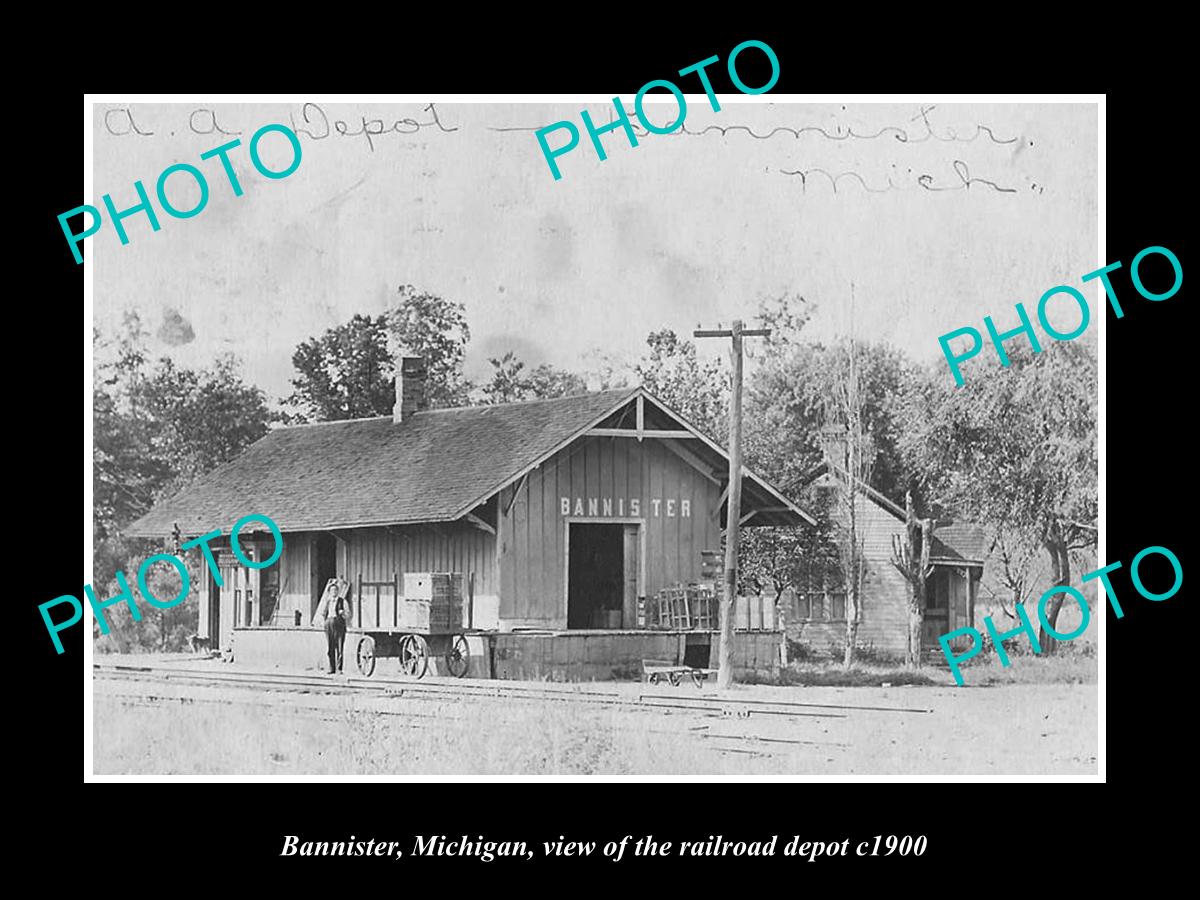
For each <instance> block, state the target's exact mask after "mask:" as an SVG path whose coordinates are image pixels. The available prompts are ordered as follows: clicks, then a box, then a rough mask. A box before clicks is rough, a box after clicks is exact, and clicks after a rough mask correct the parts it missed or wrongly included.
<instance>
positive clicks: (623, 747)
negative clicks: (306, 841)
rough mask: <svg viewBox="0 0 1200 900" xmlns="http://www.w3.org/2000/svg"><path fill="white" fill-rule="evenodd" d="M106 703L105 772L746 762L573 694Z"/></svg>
mask: <svg viewBox="0 0 1200 900" xmlns="http://www.w3.org/2000/svg"><path fill="white" fill-rule="evenodd" d="M95 704H96V705H95V718H94V723H95V729H94V735H95V743H94V748H95V761H96V773H97V774H133V773H136V774H183V775H191V774H238V775H275V776H279V775H294V774H305V775H384V774H386V775H415V774H421V775H592V774H606V775H643V774H687V773H694V772H711V773H715V774H737V773H738V772H739V771H741V765H742V762H741V760H739V759H730V758H728V757H724V756H721V755H720V754H718V753H717V752H715V750H714V749H712V748H708V747H704V746H697V744H698V743H699V742H698V741H686V740H685V741H681V740H679V736H678V735H669V736H667V739H663V737H662V736H659V735H656V734H654V733H652V732H648V731H647V730H645V729H637V730H633V729H629V727H628V723H627V722H626V723H625V727H624V728H620V727H618V724H619V723H618V722H617V721H615V720H614V718H613V716H612V715H611V714H608V713H605V712H603V711H602V712H599V713H597V712H596V711H593V710H588V709H585V708H582V707H580V706H578V705H575V704H568V703H561V702H559V703H553V702H546V703H541V704H537V705H534V704H530V705H527V706H526V705H523V706H521V707H518V708H512V707H506V708H505V709H504V710H503V711H502V712H501V711H499V710H497V709H496V708H495V707H488V706H475V705H458V706H457V707H454V706H450V707H447V708H446V709H445V710H443V711H440V712H438V713H437V714H436V715H434V716H430V717H428V718H423V719H421V720H415V719H410V718H405V717H401V716H389V715H380V714H379V713H378V712H376V711H373V710H369V709H361V708H358V707H357V706H356V705H355V703H354V700H353V698H346V699H345V702H344V703H343V707H342V708H341V709H340V710H330V711H329V713H328V715H327V716H325V717H323V718H320V719H318V718H314V717H312V716H308V715H302V714H296V713H295V712H294V711H289V710H286V709H283V708H278V709H271V708H268V707H259V706H243V705H212V706H208V705H205V706H199V705H191V704H188V705H181V704H173V705H170V704H164V705H161V706H159V705H155V706H140V705H139V706H129V705H127V704H125V703H123V702H122V701H120V700H118V699H116V698H108V697H103V696H101V695H97V696H96V698H95ZM497 712H501V714H500V715H497Z"/></svg>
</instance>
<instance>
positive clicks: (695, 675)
mask: <svg viewBox="0 0 1200 900" xmlns="http://www.w3.org/2000/svg"><path fill="white" fill-rule="evenodd" d="M692 681H694V682H696V687H698V688H702V687H704V673H703V672H701V671H700V670H699V669H695V670H693V672H692Z"/></svg>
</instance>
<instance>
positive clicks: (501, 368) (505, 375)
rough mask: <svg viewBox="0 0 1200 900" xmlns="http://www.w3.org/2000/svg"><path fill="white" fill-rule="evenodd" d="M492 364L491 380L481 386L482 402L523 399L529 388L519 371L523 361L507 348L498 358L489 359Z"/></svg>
mask: <svg viewBox="0 0 1200 900" xmlns="http://www.w3.org/2000/svg"><path fill="white" fill-rule="evenodd" d="M488 362H489V363H491V364H492V370H493V371H492V380H491V381H489V382H488V383H487V384H485V385H484V386H483V402H484V403H512V402H513V401H515V400H524V399H525V394H526V392H527V391H528V390H529V384H528V381H527V379H526V378H525V377H524V376H522V374H521V372H522V370H523V369H524V368H525V363H523V362H521V361H520V360H519V359H517V357H516V354H515V353H513V352H512V351H511V350H509V351H508V352H507V353H505V354H504V356H502V357H501V358H500V359H494V358H493V359H489V360H488Z"/></svg>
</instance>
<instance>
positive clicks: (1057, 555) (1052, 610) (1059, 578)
mask: <svg viewBox="0 0 1200 900" xmlns="http://www.w3.org/2000/svg"><path fill="white" fill-rule="evenodd" d="M1045 544H1046V552H1048V553H1049V554H1050V571H1051V574H1052V575H1053V578H1054V586H1055V587H1060V586H1062V585H1068V584H1070V583H1071V558H1070V557H1069V556H1068V555H1067V542H1066V540H1065V539H1064V538H1063V535H1062V527H1061V526H1060V525H1059V524H1058V523H1057V522H1056V523H1054V524H1053V525H1052V526H1051V527H1050V530H1049V533H1048V535H1047V537H1046V541H1045ZM1063 596H1064V595H1063V594H1062V593H1058V594H1055V595H1054V596H1053V597H1051V598H1050V601H1049V602H1048V603H1047V604H1046V621H1047V622H1048V623H1049V624H1050V627H1051V628H1053V629H1055V630H1057V628H1058V611H1059V610H1060V609H1062V604H1063ZM1034 615H1037V611H1036V609H1035V610H1034ZM1038 643H1039V644H1041V645H1042V652H1043V653H1054V652H1055V651H1056V650H1057V649H1058V641H1057V639H1055V638H1054V636H1053V635H1051V634H1049V633H1048V632H1047V631H1046V629H1045V628H1043V627H1042V626H1041V624H1040V623H1039V625H1038Z"/></svg>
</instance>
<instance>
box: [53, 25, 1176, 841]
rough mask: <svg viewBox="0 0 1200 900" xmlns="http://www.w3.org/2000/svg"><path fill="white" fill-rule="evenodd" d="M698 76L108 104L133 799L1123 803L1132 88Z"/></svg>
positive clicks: (97, 568)
mask: <svg viewBox="0 0 1200 900" xmlns="http://www.w3.org/2000/svg"><path fill="white" fill-rule="evenodd" d="M727 51H728V48H722V51H721V52H722V60H721V63H720V64H719V65H720V67H722V68H724V66H725V56H726V55H727ZM714 52H715V51H714ZM757 52H759V51H758V50H757V48H755V47H750V48H748V49H746V50H745V51H744V54H743V55H744V56H745V57H746V60H747V63H748V62H749V60H750V58H751V56H753V55H754V54H755V53H757ZM759 61H760V62H761V61H762V60H761V54H760V60H759ZM681 65H682V63H681ZM675 68H678V66H676V67H675ZM747 71H749V69H747ZM756 71H757V70H756ZM764 71H765V72H766V73H768V74H769V72H770V68H769V67H765V68H764ZM673 72H674V69H672V70H671V73H673ZM671 73H668V74H671ZM647 77H650V76H647ZM756 77H757V76H756ZM746 80H747V82H749V86H750V87H752V88H753V87H755V86H756V85H758V84H759V82H757V81H752V80H751V79H750V77H749V75H747V76H746ZM675 83H676V84H678V85H679V86H680V88H681V90H682V91H683V94H681V95H680V96H679V97H675V96H673V94H672V93H671V92H669V91H668V90H666V89H664V88H663V87H662V86H661V85H660V86H659V87H657V88H654V89H652V91H651V92H650V93H647V94H646V95H645V96H644V97H643V96H642V95H638V97H637V100H636V102H635V97H634V95H633V94H632V93H626V94H623V95H622V96H621V98H620V101H621V102H622V103H623V106H621V107H620V108H618V107H617V106H616V105H614V103H613V102H611V101H605V100H604V99H603V98H597V97H596V96H594V95H587V96H582V95H581V96H580V98H579V99H577V100H571V99H570V98H564V97H563V96H562V95H556V96H554V97H553V98H549V99H547V98H544V97H539V96H536V95H513V96H486V95H478V96H463V95H438V94H436V93H435V94H431V95H429V96H422V97H415V96H412V95H395V96H380V95H363V96H362V97H357V96H355V95H313V96H311V97H309V96H299V95H284V94H280V95H258V94H255V95H246V96H243V97H239V98H231V97H228V96H225V97H221V98H218V99H215V100H213V101H199V100H193V101H188V102H183V101H169V100H168V99H165V98H163V97H161V96H159V97H154V98H148V99H139V98H138V97H137V95H132V96H131V97H130V98H129V99H116V98H112V97H107V96H105V97H102V98H100V99H95V100H94V101H93V102H92V103H91V106H90V108H91V121H90V133H89V135H88V142H89V144H88V149H89V151H90V153H91V160H92V171H91V181H90V182H89V183H88V185H87V192H86V195H85V196H87V197H89V198H91V199H89V200H87V201H85V202H86V203H88V204H91V206H90V207H89V209H90V210H92V212H88V211H86V210H79V211H77V212H82V215H75V216H74V217H73V218H70V219H68V220H65V221H64V220H62V219H60V223H61V224H63V230H64V235H65V236H66V238H67V240H66V241H65V242H64V245H63V253H64V255H65V256H67V257H68V258H69V256H70V254H72V253H77V254H79V255H82V256H83V257H84V258H86V269H87V271H86V281H87V290H88V297H89V304H90V310H91V331H92V344H91V358H90V368H91V371H90V377H91V415H90V428H91V434H90V438H91V440H90V451H89V452H90V460H91V478H92V480H91V494H90V503H89V506H90V510H91V514H92V521H91V538H92V545H91V559H92V574H91V582H90V584H89V590H90V593H89V592H88V591H84V592H82V593H81V594H80V595H79V600H80V601H82V612H83V618H82V627H83V628H84V629H85V638H86V649H85V651H84V659H85V661H86V668H87V671H88V672H90V675H89V676H88V677H89V681H88V685H87V690H88V691H89V694H90V698H89V699H88V701H87V709H86V713H85V714H86V715H87V716H88V717H89V718H88V724H87V728H86V742H87V743H86V748H85V750H86V754H87V758H88V760H89V766H90V773H91V776H92V777H95V778H97V779H101V780H109V779H110V780H116V781H120V780H122V779H125V778H129V777H160V776H164V777H165V776H173V777H184V778H191V777H198V776H218V777H225V776H228V777H233V776H247V777H251V778H253V779H256V780H258V779H294V778H307V777H310V776H311V777H325V776H336V777H338V778H348V777H395V778H427V777H446V776H459V777H479V778H488V779H491V778H497V779H503V778H510V777H555V778H558V777H587V778H599V779H605V780H622V779H626V778H630V777H645V776H653V777H663V778H668V777H689V778H709V777H711V778H721V777H729V776H738V777H742V776H750V777H766V778H772V779H792V778H795V779H803V778H834V779H846V780H857V779H895V780H905V779H915V778H921V779H932V780H964V779H975V778H990V777H996V778H1009V779H1025V778H1054V779H1055V780H1058V781H1093V782H1094V781H1098V780H1102V778H1103V770H1102V766H1101V763H1100V761H1099V760H1100V755H1101V741H1102V734H1103V731H1102V721H1103V713H1104V710H1103V695H1102V693H1101V672H1102V663H1103V659H1102V642H1101V639H1100V631H1101V628H1102V627H1103V626H1102V624H1101V623H1102V621H1103V620H1104V618H1105V615H1106V612H1107V610H1108V609H1109V606H1110V600H1109V597H1108V595H1107V594H1106V587H1105V586H1106V584H1107V582H1106V580H1105V579H1104V578H1102V577H1099V576H1098V575H1097V572H1099V571H1101V570H1102V567H1104V566H1105V565H1106V564H1107V563H1111V562H1114V561H1115V560H1114V559H1106V558H1105V557H1104V555H1103V548H1104V544H1103V543H1102V541H1101V527H1102V520H1101V517H1100V493H1101V490H1102V487H1101V485H1102V482H1101V481H1100V476H1099V471H1100V468H1099V466H1100V458H1101V453H1102V449H1101V448H1102V445H1103V433H1102V431H1101V428H1100V422H1101V405H1100V399H1099V398H1100V393H1099V385H1098V382H1099V379H1100V378H1101V375H1102V368H1101V366H1100V357H1101V349H1102V342H1101V338H1102V334H1103V332H1102V330H1101V329H1102V328H1103V327H1107V328H1108V329H1118V328H1123V327H1125V325H1124V324H1123V323H1121V322H1114V321H1113V320H1112V319H1111V318H1110V319H1109V321H1108V322H1107V325H1106V326H1105V323H1104V322H1103V321H1102V320H1104V318H1105V315H1106V313H1107V312H1108V309H1109V305H1110V300H1109V299H1106V293H1105V290H1106V284H1107V282H1106V281H1104V279H1102V278H1100V277H1098V276H1096V275H1095V273H1096V271H1097V270H1098V269H1099V268H1100V267H1101V266H1103V265H1104V264H1105V262H1111V261H1114V260H1115V259H1116V257H1115V256H1114V257H1112V259H1107V258H1105V257H1104V256H1103V254H1104V250H1105V248H1104V246H1103V243H1102V221H1101V218H1102V209H1103V205H1102V204H1103V190H1104V171H1103V168H1102V166H1103V156H1102V148H1103V145H1104V135H1103V131H1102V126H1101V119H1100V116H1101V114H1102V112H1103V107H1102V103H1103V99H1102V97H1097V96H1090V95H1089V96H1074V95H1072V96H1066V97H1060V96H1056V95H1047V96H1045V97H1016V96H1014V97H1013V98H1010V99H997V98H995V97H989V98H988V99H987V100H986V101H984V100H976V99H972V98H971V97H968V96H958V97H954V98H952V99H945V98H942V97H937V96H933V95H931V97H929V98H925V97H922V96H918V95H911V96H910V95H904V96H902V97H900V96H879V97H876V98H863V97H861V96H858V97H856V98H854V99H847V100H846V101H845V102H840V101H835V100H833V99H827V100H824V101H821V102H814V101H813V100H811V99H801V98H798V97H797V96H796V95H791V94H776V93H774V92H760V93H750V92H746V91H742V92H741V93H739V92H737V91H734V92H731V93H726V92H724V91H722V92H721V93H720V94H719V103H718V102H717V100H718V98H717V97H715V96H713V95H711V94H710V93H707V94H706V93H705V91H704V89H703V88H702V87H701V86H700V81H699V80H698V79H697V78H696V76H695V75H694V74H692V75H687V76H676V81H675ZM739 90H740V87H739ZM684 98H686V100H685V99H684ZM80 222H82V225H81V224H80ZM93 226H95V227H93ZM85 232H86V234H85ZM1173 265H1174V266H1175V267H1176V268H1178V262H1177V260H1175V257H1174V256H1172V255H1170V253H1169V252H1168V253H1165V254H1164V253H1159V252H1157V251H1155V252H1152V253H1148V254H1147V255H1146V256H1145V257H1144V258H1141V259H1139V260H1138V262H1137V263H1134V261H1133V260H1132V259H1131V258H1125V259H1124V269H1125V271H1122V272H1120V273H1119V274H1120V276H1121V277H1122V278H1125V279H1127V274H1128V272H1129V271H1130V270H1131V268H1132V269H1133V271H1135V272H1137V273H1138V277H1140V279H1141V280H1140V281H1137V282H1136V284H1138V285H1143V286H1144V287H1145V289H1146V291H1147V292H1149V293H1145V294H1143V295H1142V296H1146V297H1149V296H1150V294H1158V295H1163V294H1166V293H1167V292H1168V291H1169V290H1170V289H1171V279H1172V267H1173ZM1139 266H1140V268H1139ZM1089 275H1091V276H1092V277H1090V278H1085V276H1089ZM1106 277H1107V276H1106ZM1116 277H1117V276H1116V275H1115V274H1114V275H1113V279H1114V281H1115V279H1116ZM1059 286H1067V287H1069V288H1070V289H1071V290H1070V291H1068V290H1067V289H1066V287H1063V288H1060V287H1059ZM1056 288H1057V289H1058V290H1057V291H1056V290H1055V289H1056ZM1141 289H1142V288H1141V287H1139V288H1138V290H1139V291H1140V290H1141ZM1072 291H1073V293H1072ZM1110 296H1111V295H1110ZM1120 296H1121V302H1122V303H1125V304H1126V306H1127V307H1132V306H1134V305H1135V304H1138V303H1143V304H1144V303H1145V301H1143V300H1141V298H1140V297H1138V295H1137V293H1135V292H1134V291H1133V289H1132V288H1130V287H1129V282H1128V280H1124V281H1122V282H1121V285H1120ZM1126 298H1128V299H1126ZM1150 299H1154V298H1150ZM1166 302H1167V303H1169V302H1170V301H1169V300H1168V301H1166ZM1152 305H1155V306H1157V305H1158V304H1152ZM1162 305H1163V306H1165V305H1166V304H1165V303H1164V304H1162ZM1154 543H1155V540H1154V535H1153V534H1151V533H1150V532H1147V540H1146V545H1147V546H1149V545H1152V544H1154ZM1160 549H1161V548H1160ZM1171 559H1174V557H1170V558H1164V557H1163V555H1161V554H1160V555H1158V556H1157V557H1156V556H1153V555H1152V556H1149V557H1147V558H1146V559H1145V560H1144V562H1141V563H1140V564H1141V566H1142V572H1143V573H1144V581H1145V584H1146V585H1147V590H1148V591H1151V592H1157V593H1158V594H1159V595H1163V594H1165V592H1166V591H1167V590H1169V589H1170V571H1171V565H1172V563H1171V561H1170V560H1171ZM1124 563H1125V566H1126V567H1130V566H1131V560H1130V559H1128V558H1126V559H1125V560H1124ZM1176 564H1177V561H1176ZM1101 574H1103V573H1102V572H1101ZM1122 574H1124V573H1122ZM1135 583H1138V584H1140V582H1135ZM1177 589H1178V588H1177V587H1176V590H1177ZM1125 590H1126V591H1128V589H1125ZM1140 590H1141V588H1140V587H1139V591H1140ZM1129 593H1132V592H1129ZM1123 596H1124V595H1123ZM1134 596H1135V597H1136V595H1134ZM1143 596H1149V594H1143ZM44 599H46V600H49V599H50V598H49V597H46V598H44ZM39 602H40V601H39ZM1127 602H1128V604H1129V605H1133V604H1134V603H1137V602H1139V601H1138V600H1136V599H1134V600H1131V601H1127ZM1171 602H1173V601H1170V600H1167V601H1166V603H1164V604H1163V606H1164V607H1165V606H1167V605H1170V603H1171ZM1174 602H1178V598H1176V601H1174ZM67 613H68V610H67V608H66V604H64V605H63V607H62V608H61V609H51V610H49V611H48V612H47V611H43V616H47V615H48V616H51V617H52V618H47V619H46V623H47V628H48V629H49V630H51V634H52V637H53V640H55V641H58V640H59V638H58V636H57V634H56V633H54V632H53V630H52V627H51V622H52V621H53V622H56V623H61V622H62V621H64V620H65V619H66V617H67ZM79 627H80V626H75V628H76V631H78V628H79ZM1109 627H1118V628H1119V627H1123V626H1120V625H1118V626H1112V625H1111V622H1110V625H1109ZM67 634H68V632H66V631H63V632H62V635H63V638H64V640H65V639H66V636H67ZM455 837H456V839H457V836H455ZM851 853H853V848H851Z"/></svg>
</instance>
